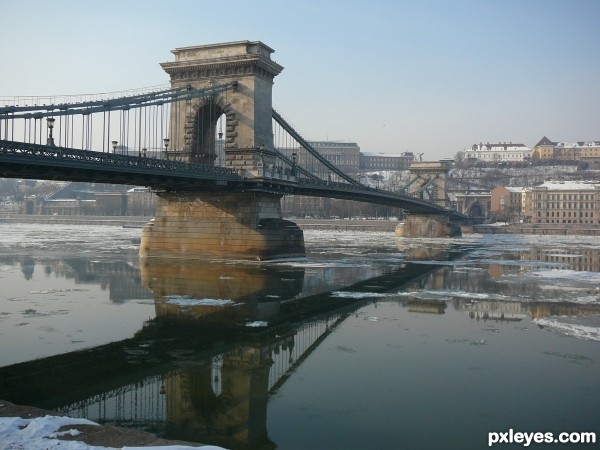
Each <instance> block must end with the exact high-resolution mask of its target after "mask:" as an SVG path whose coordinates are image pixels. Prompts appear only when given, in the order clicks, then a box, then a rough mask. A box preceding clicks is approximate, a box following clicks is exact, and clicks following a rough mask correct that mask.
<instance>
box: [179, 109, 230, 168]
mask: <svg viewBox="0 0 600 450" xmlns="http://www.w3.org/2000/svg"><path fill="white" fill-rule="evenodd" d="M184 134H185V153H186V154H187V155H188V158H189V162H191V163H196V164H205V165H210V166H214V165H218V166H224V165H225V142H226V139H227V137H226V135H227V118H226V115H225V112H224V108H223V107H221V106H220V105H219V104H218V102H216V101H215V99H210V100H208V101H207V102H205V103H203V104H200V105H197V106H196V107H195V108H194V112H193V113H192V114H189V115H188V119H187V121H186V124H185V131H184Z"/></svg>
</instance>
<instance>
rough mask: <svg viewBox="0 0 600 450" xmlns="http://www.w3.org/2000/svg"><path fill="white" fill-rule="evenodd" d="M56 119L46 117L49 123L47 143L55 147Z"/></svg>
mask: <svg viewBox="0 0 600 450" xmlns="http://www.w3.org/2000/svg"><path fill="white" fill-rule="evenodd" d="M55 120H56V119H54V117H48V118H47V119H46V122H47V124H48V141H47V142H46V145H50V146H52V147H54V137H53V136H52V130H53V129H54V121H55Z"/></svg>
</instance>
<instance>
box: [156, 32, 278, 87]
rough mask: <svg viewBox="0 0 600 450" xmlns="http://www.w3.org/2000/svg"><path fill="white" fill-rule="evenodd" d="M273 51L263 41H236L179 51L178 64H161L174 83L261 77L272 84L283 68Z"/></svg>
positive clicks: (176, 54)
mask: <svg viewBox="0 0 600 450" xmlns="http://www.w3.org/2000/svg"><path fill="white" fill-rule="evenodd" d="M273 51H274V50H273V49H271V48H270V47H268V46H266V45H265V44H263V43H262V42H260V41H237V42H229V43H223V44H215V45H199V46H194V47H182V48H176V49H175V50H173V51H172V53H173V54H174V55H175V61H172V62H165V63H161V67H162V68H163V70H165V72H167V73H168V74H169V75H170V76H171V80H172V81H188V80H197V79H202V78H206V77H210V78H228V79H231V78H234V79H237V78H241V77H251V76H258V77H260V78H263V79H266V80H269V81H271V82H272V81H273V79H274V78H275V76H277V75H278V74H279V73H281V71H282V70H283V66H281V65H279V64H277V63H276V62H275V61H273V60H272V59H271V53H273Z"/></svg>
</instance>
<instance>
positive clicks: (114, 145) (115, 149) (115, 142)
mask: <svg viewBox="0 0 600 450" xmlns="http://www.w3.org/2000/svg"><path fill="white" fill-rule="evenodd" d="M117 144H118V142H117V141H112V148H113V153H114V154H116V153H117Z"/></svg>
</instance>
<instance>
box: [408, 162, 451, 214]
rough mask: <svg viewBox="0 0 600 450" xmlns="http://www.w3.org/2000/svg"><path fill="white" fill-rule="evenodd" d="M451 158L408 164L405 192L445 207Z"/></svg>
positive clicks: (446, 204)
mask: <svg viewBox="0 0 600 450" xmlns="http://www.w3.org/2000/svg"><path fill="white" fill-rule="evenodd" d="M452 162H453V161H451V160H442V161H415V162H413V163H412V164H411V165H410V168H409V171H410V181H409V182H408V184H407V193H408V194H409V195H411V196H413V197H417V198H420V199H423V200H429V201H432V202H435V203H437V204H438V205H440V206H444V207H447V206H448V202H447V199H446V180H447V179H448V175H449V173H450V169H451V168H452Z"/></svg>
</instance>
